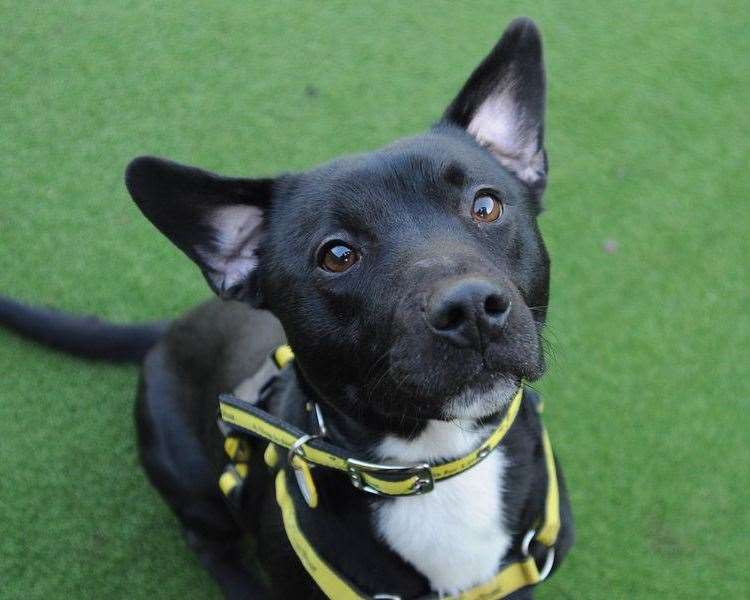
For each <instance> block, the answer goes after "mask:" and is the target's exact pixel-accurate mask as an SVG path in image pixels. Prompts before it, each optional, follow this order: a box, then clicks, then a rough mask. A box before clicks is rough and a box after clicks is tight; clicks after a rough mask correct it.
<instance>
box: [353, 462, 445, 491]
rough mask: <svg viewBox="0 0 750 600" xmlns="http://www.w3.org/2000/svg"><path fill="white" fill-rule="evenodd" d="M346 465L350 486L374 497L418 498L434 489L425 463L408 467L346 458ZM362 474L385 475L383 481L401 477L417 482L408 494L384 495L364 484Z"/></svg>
mask: <svg viewBox="0 0 750 600" xmlns="http://www.w3.org/2000/svg"><path fill="white" fill-rule="evenodd" d="M346 464H347V466H348V471H349V480H350V481H351V482H352V485H353V486H354V487H355V488H357V489H358V490H362V491H364V492H368V493H370V494H375V495H376V496H419V495H420V494H426V493H427V492H431V491H432V489H433V488H434V487H435V480H434V479H433V477H432V471H430V465H428V464H427V463H421V464H417V465H410V466H398V465H381V464H378V463H369V462H365V461H363V460H356V459H354V458H348V459H346ZM363 473H366V474H368V475H374V476H377V475H386V477H384V479H387V478H388V477H387V476H392V475H401V476H402V477H401V479H409V478H410V477H416V478H417V480H416V481H415V482H414V484H413V485H412V487H411V489H410V490H409V491H408V492H405V493H403V494H385V493H383V492H381V491H379V490H376V489H375V488H374V487H372V486H370V485H368V484H367V483H365V480H364V478H363V477H362V474H363Z"/></svg>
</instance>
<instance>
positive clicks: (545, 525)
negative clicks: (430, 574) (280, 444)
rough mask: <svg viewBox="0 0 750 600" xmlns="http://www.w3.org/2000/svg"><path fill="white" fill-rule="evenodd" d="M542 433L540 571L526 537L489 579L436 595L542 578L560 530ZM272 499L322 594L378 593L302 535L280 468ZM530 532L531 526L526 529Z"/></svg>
mask: <svg viewBox="0 0 750 600" xmlns="http://www.w3.org/2000/svg"><path fill="white" fill-rule="evenodd" d="M542 435H543V446H544V455H545V465H546V468H547V494H546V500H545V511H544V515H543V517H542V520H541V521H542V523H541V527H540V529H539V534H536V535H535V536H534V535H532V536H531V538H532V539H536V540H537V541H539V542H541V543H542V544H544V546H546V547H547V550H548V554H547V559H546V560H545V564H544V565H543V567H542V571H541V572H540V570H539V567H538V566H537V563H536V561H535V559H534V558H533V557H532V556H530V555H529V554H528V544H529V542H530V541H531V539H529V540H528V541H525V544H524V545H525V548H526V550H525V551H522V554H524V555H525V556H524V557H523V558H522V559H520V560H517V561H514V562H511V563H509V564H507V565H505V566H504V567H502V568H501V569H500V571H499V572H498V573H497V574H496V575H495V576H494V577H493V578H492V579H490V580H489V581H487V582H485V583H482V584H480V585H478V586H475V587H473V588H471V589H468V590H466V591H464V592H462V593H460V594H458V595H457V596H440V600H490V599H492V600H500V599H502V598H505V597H507V596H509V595H510V594H512V593H513V592H515V591H518V590H520V589H521V588H524V587H527V586H530V585H535V584H537V583H540V582H541V581H544V579H545V578H546V577H547V575H548V574H549V572H550V570H551V568H552V563H553V561H554V544H555V542H556V541H557V534H558V532H559V530H560V513H559V496H558V494H559V491H558V488H557V473H556V469H555V461H554V457H553V455H552V447H551V445H550V443H549V437H548V436H547V432H546V431H543V432H542ZM276 501H277V503H278V505H279V508H280V509H281V515H282V520H283V522H284V530H285V532H286V535H287V538H288V539H289V542H290V543H291V544H292V548H293V549H294V552H295V553H296V554H297V557H298V558H299V560H300V562H301V563H302V565H303V567H304V568H305V570H306V571H307V572H308V574H309V575H310V577H312V579H313V580H314V581H315V583H316V584H317V586H318V587H319V588H320V589H321V591H322V592H323V593H324V594H325V595H326V596H328V597H329V598H332V599H335V600H374V599H376V598H378V595H376V596H374V597H373V596H369V595H367V594H365V593H363V592H361V591H359V590H357V588H356V587H355V586H354V585H353V584H352V583H351V582H350V581H348V580H347V579H346V578H345V577H343V576H342V575H340V574H339V573H337V572H336V571H335V570H334V569H333V568H332V567H331V566H330V565H329V564H328V563H327V562H326V561H325V560H324V559H323V558H322V557H321V556H320V555H319V554H318V552H317V551H316V550H315V548H314V547H313V546H312V544H311V543H310V542H309V540H308V539H307V538H306V537H305V534H304V533H303V531H302V529H301V528H300V526H299V523H298V521H297V513H296V510H295V505H294V500H293V498H292V496H291V495H290V493H289V490H288V489H287V476H286V471H284V470H280V471H279V472H278V473H277V474H276ZM532 532H534V530H531V532H529V533H532ZM527 537H528V536H527ZM382 597H383V598H400V596H398V595H396V594H382ZM433 597H435V598H436V597H437V596H429V597H428V598H433ZM424 600H427V599H424Z"/></svg>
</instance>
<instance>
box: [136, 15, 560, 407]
mask: <svg viewBox="0 0 750 600" xmlns="http://www.w3.org/2000/svg"><path fill="white" fill-rule="evenodd" d="M543 113H544V69H543V64H542V49H541V40H540V36H539V32H538V31H537V29H536V27H535V26H534V24H533V23H531V22H530V21H528V20H523V19H520V20H517V21H514V22H513V23H512V24H511V25H510V27H509V28H508V29H507V31H506V32H505V33H504V34H503V36H502V38H501V40H500V41H499V43H498V44H497V46H495V48H494V49H493V50H492V51H491V52H490V54H489V55H488V56H487V58H485V60H484V61H483V62H482V63H481V64H480V65H479V67H477V69H476V70H475V71H474V73H473V74H472V75H471V77H470V78H469V80H468V81H467V83H466V84H465V85H464V87H463V89H462V90H461V91H460V92H459V94H458V96H457V97H456V98H455V100H453V102H452V103H451V104H450V106H448V108H447V110H446V111H445V114H444V115H443V117H442V119H441V120H440V121H439V122H438V123H437V124H436V125H435V126H434V127H433V128H432V129H431V130H429V131H428V132H427V133H425V134H423V135H419V136H416V137H412V138H408V139H404V140H400V141H398V142H396V143H394V144H393V145H391V146H388V147H386V148H383V149H381V150H377V151H375V152H370V153H367V154H362V155H357V156H350V157H345V158H341V159H338V160H335V161H333V162H331V163H329V164H326V165H324V166H321V167H318V168H316V169H313V170H311V171H308V172H305V173H297V174H288V175H282V176H279V177H277V178H275V179H241V178H226V177H220V176H217V175H214V174H211V173H207V172H205V171H202V170H199V169H195V168H190V167H185V166H181V165H177V164H174V163H171V162H168V161H165V160H161V159H156V158H138V159H136V160H134V161H133V162H132V163H131V164H130V166H129V167H128V170H127V175H126V181H127V186H128V189H129V191H130V193H131V195H132V196H133V198H134V200H135V201H136V203H137V204H138V206H139V207H140V209H141V210H142V211H143V213H144V214H145V215H146V217H148V218H149V219H150V220H151V221H152V222H153V223H154V225H156V227H158V228H159V230H161V231H162V233H164V234H165V235H166V236H167V237H169V238H170V239H171V240H172V241H173V242H174V243H175V244H176V245H177V246H178V247H179V248H180V249H181V250H182V251H183V252H185V253H186V254H187V255H188V256H189V257H190V258H191V259H192V260H194V261H195V262H196V263H197V264H198V265H199V266H200V268H201V270H202V271H203V274H204V275H205V277H206V279H207V280H208V282H209V284H210V286H211V288H212V289H213V290H214V291H215V292H216V293H217V294H218V295H220V296H222V297H224V298H231V299H238V300H243V301H247V302H249V303H251V304H253V305H254V306H258V307H264V308H267V309H269V310H270V311H272V312H273V314H275V315H276V316H277V317H278V318H279V319H280V320H281V322H282V324H283V325H284V329H285V331H286V333H287V336H288V338H289V342H290V344H291V345H292V347H293V349H294V351H295V354H296V357H297V364H298V366H299V368H300V370H301V371H302V373H303V374H304V376H305V378H306V379H307V381H308V382H309V383H310V384H311V385H312V387H313V388H314V389H316V390H317V391H318V392H319V393H320V394H321V395H322V396H323V397H324V398H328V399H329V400H330V401H331V402H336V403H338V405H339V407H340V408H341V409H342V410H344V411H345V412H348V413H349V414H356V413H357V412H358V411H363V410H367V411H374V412H375V413H378V414H380V415H398V416H402V415H407V416H411V417H417V418H441V419H452V418H458V417H481V416H484V415H488V414H491V413H494V412H496V411H497V410H498V409H500V408H501V407H502V406H503V404H504V403H505V402H507V400H508V399H509V398H510V396H511V395H512V394H513V392H514V391H515V389H516V388H517V387H518V385H519V383H520V381H521V379H522V378H526V379H529V380H533V379H536V378H538V377H539V376H540V375H541V373H542V371H543V368H544V359H543V352H542V346H541V343H540V339H541V338H540V335H541V327H542V325H543V323H544V319H545V309H546V306H547V294H548V282H549V261H548V257H547V253H546V251H545V248H544V245H543V243H542V239H541V237H540V234H539V230H538V228H537V223H536V218H537V216H538V214H539V212H540V210H541V194H542V191H543V189H544V186H545V182H546V174H547V161H546V155H545V152H544V149H543V146H542V136H543V127H544V125H543V118H544V114H543Z"/></svg>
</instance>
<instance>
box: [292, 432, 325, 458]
mask: <svg viewBox="0 0 750 600" xmlns="http://www.w3.org/2000/svg"><path fill="white" fill-rule="evenodd" d="M319 437H320V435H319V434H316V433H306V434H305V435H302V436H300V437H298V438H297V439H296V440H294V443H293V444H292V445H291V447H290V448H289V452H287V455H286V460H287V462H288V463H289V464H290V465H292V466H294V463H293V462H292V459H293V458H294V457H295V456H299V457H300V458H301V459H302V460H304V461H305V462H307V463H310V461H309V460H307V457H306V456H305V451H304V450H303V449H302V446H304V445H305V444H306V443H307V442H309V441H311V440H314V439H316V438H319ZM311 466H312V465H311Z"/></svg>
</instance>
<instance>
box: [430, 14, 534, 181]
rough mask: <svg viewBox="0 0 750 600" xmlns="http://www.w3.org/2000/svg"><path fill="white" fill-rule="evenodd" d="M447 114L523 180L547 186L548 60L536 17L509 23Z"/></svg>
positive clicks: (445, 118) (446, 115) (447, 116)
mask: <svg viewBox="0 0 750 600" xmlns="http://www.w3.org/2000/svg"><path fill="white" fill-rule="evenodd" d="M443 119H444V120H446V121H448V122H450V123H454V124H456V125H459V126H461V127H463V128H465V129H467V130H468V131H469V133H471V134H472V135H473V136H474V137H475V138H476V139H477V140H478V141H479V143H480V144H482V145H483V146H485V147H486V148H487V149H488V150H489V151H490V152H492V154H494V155H495V157H496V158H497V160H498V161H500V163H501V164H502V165H504V166H505V167H506V168H508V169H510V170H511V171H512V172H513V173H514V174H515V175H516V176H517V177H518V178H519V179H521V180H522V181H523V182H525V183H527V184H529V185H530V186H532V187H533V188H535V189H543V188H544V184H545V182H546V178H547V158H546V156H545V152H544V148H543V146H542V141H543V139H542V138H543V136H544V64H543V62H542V39H541V36H540V34H539V30H538V29H537V28H536V25H534V23H533V22H532V21H531V20H529V19H523V18H522V19H516V20H515V21H513V22H512V23H511V24H510V25H509V26H508V29H506V30H505V33H503V37H502V38H500V41H499V42H498V43H497V45H496V46H495V47H494V48H493V49H492V52H490V53H489V55H488V56H487V57H486V58H485V59H484V60H483V61H482V63H481V64H480V65H479V66H478V67H477V68H476V70H475V71H474V72H473V73H472V74H471V77H469V80H468V81H467V82H466V84H465V85H464V87H463V89H462V90H461V91H460V92H459V94H458V96H457V97H456V99H455V100H453V102H452V103H451V104H450V106H449V107H448V109H447V110H446V111H445V114H444V115H443Z"/></svg>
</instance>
